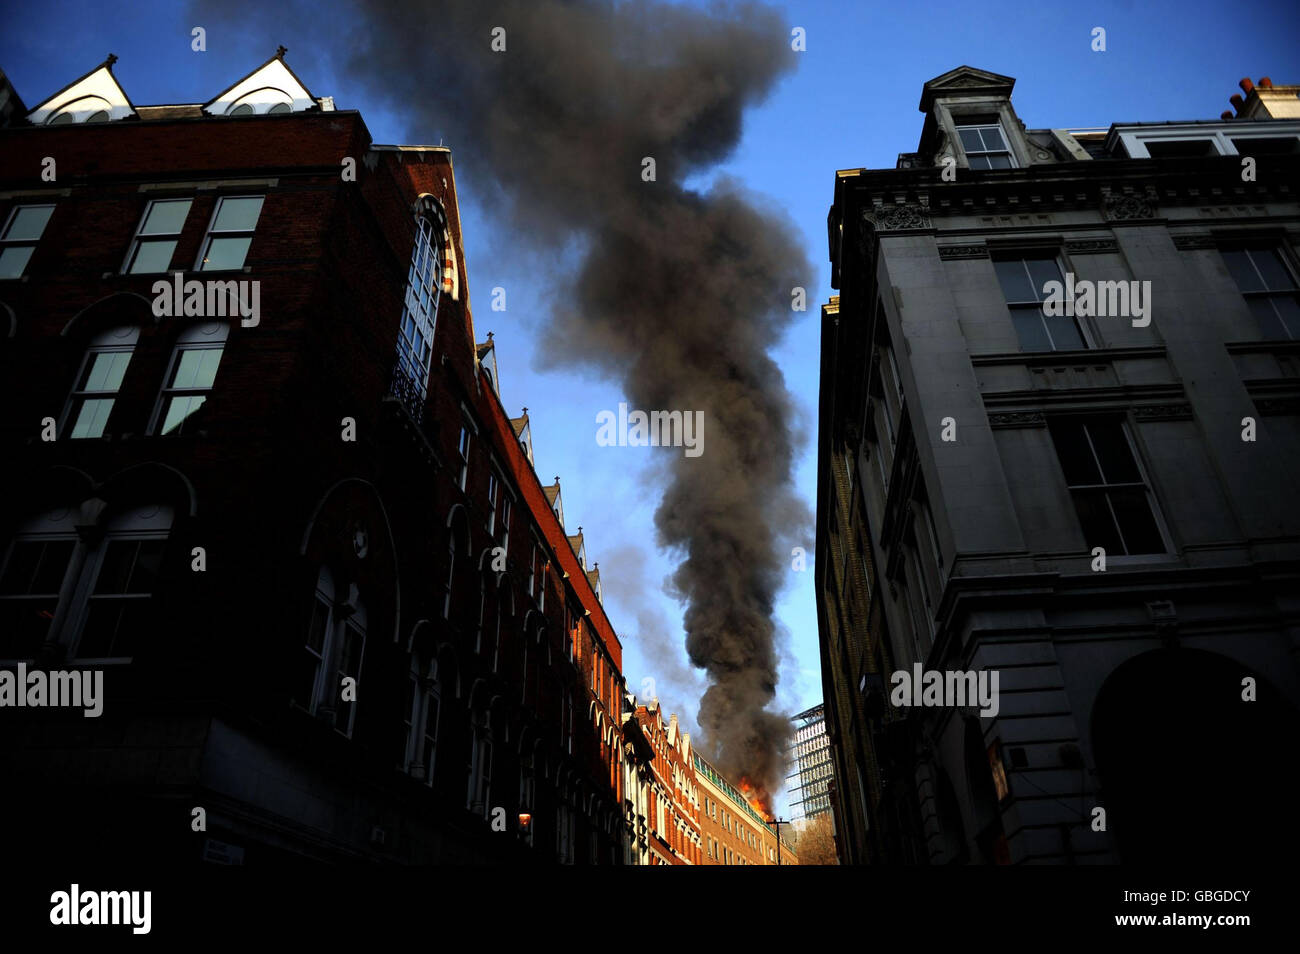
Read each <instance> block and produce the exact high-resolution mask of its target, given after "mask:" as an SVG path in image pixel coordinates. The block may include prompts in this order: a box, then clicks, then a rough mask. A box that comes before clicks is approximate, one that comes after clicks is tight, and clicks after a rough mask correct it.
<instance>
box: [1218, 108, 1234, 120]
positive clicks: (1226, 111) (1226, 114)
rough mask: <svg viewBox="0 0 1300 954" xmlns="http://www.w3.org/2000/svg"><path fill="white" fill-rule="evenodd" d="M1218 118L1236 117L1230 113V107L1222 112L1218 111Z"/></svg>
mask: <svg viewBox="0 0 1300 954" xmlns="http://www.w3.org/2000/svg"><path fill="white" fill-rule="evenodd" d="M1219 118H1220V119H1234V118H1236V117H1234V116H1233V115H1232V110H1230V109H1225V110H1224V111H1223V112H1221V113H1219Z"/></svg>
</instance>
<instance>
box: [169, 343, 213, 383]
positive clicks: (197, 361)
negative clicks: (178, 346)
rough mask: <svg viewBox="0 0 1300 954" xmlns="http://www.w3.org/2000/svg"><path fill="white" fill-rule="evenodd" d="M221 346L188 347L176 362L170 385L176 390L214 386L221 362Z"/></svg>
mask: <svg viewBox="0 0 1300 954" xmlns="http://www.w3.org/2000/svg"><path fill="white" fill-rule="evenodd" d="M222 350H223V349H221V348H187V349H185V350H184V351H182V352H181V355H180V360H178V361H177V362H176V371H175V374H174V375H173V376H172V381H171V384H170V385H169V386H170V387H172V388H174V389H176V390H199V389H204V390H206V389H208V388H211V387H212V384H213V382H215V381H216V379H217V367H218V366H219V365H220V364H221V352H222Z"/></svg>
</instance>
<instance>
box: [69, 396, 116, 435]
mask: <svg viewBox="0 0 1300 954" xmlns="http://www.w3.org/2000/svg"><path fill="white" fill-rule="evenodd" d="M112 410H113V399H112V398H107V399H103V398H95V399H92V400H89V401H83V402H82V404H81V407H80V409H79V410H78V411H77V418H76V423H75V424H73V425H72V437H73V438H77V439H80V438H83V437H103V436H104V429H105V428H106V427H107V426H108V415H109V413H110V412H111V411H112Z"/></svg>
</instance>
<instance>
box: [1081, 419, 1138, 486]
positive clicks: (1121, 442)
mask: <svg viewBox="0 0 1300 954" xmlns="http://www.w3.org/2000/svg"><path fill="white" fill-rule="evenodd" d="M1088 436H1089V437H1091V438H1092V449H1093V450H1094V451H1096V453H1097V459H1098V460H1100V461H1101V474H1102V483H1107V484H1123V483H1130V482H1134V483H1136V482H1138V481H1141V480H1142V476H1141V475H1140V474H1139V473H1138V467H1137V462H1136V461H1135V460H1134V459H1133V451H1132V450H1131V449H1130V448H1129V445H1128V438H1127V437H1125V435H1124V429H1123V428H1122V427H1121V426H1120V425H1119V424H1117V423H1098V422H1093V423H1090V424H1089V425H1088Z"/></svg>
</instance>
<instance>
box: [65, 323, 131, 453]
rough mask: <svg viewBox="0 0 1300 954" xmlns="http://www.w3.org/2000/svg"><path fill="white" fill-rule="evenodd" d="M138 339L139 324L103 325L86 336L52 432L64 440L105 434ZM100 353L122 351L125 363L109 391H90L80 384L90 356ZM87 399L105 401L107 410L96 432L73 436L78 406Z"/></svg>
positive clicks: (83, 438)
mask: <svg viewBox="0 0 1300 954" xmlns="http://www.w3.org/2000/svg"><path fill="white" fill-rule="evenodd" d="M120 331H125V332H126V334H124V335H122V336H120V337H121V338H122V339H123V340H122V341H121V342H118V343H113V342H112V341H111V339H112V338H114V337H117V336H118V334H117V333H118V332H120ZM139 343H140V326H139V325H116V326H114V327H112V328H109V329H106V330H105V331H103V332H101V333H99V334H98V335H96V336H95V337H93V338H91V339H90V343H89V344H87V345H86V350H85V352H84V353H83V354H82V357H81V363H80V364H79V365H78V366H77V375H76V377H74V378H73V379H72V389H71V390H70V391H69V392H68V397H67V399H66V400H65V401H64V402H63V413H62V414H60V415H59V423H58V429H57V431H56V434H58V435H65V436H64V437H62V438H60V439H64V440H74V439H75V440H97V439H101V438H103V437H105V436H106V435H107V434H108V424H109V421H110V420H111V419H112V415H113V408H114V407H115V406H116V404H117V397H118V395H119V394H120V393H121V391H122V384H123V383H124V382H125V381H126V373H127V371H129V370H130V368H131V358H132V357H133V356H134V355H135V349H136V345H138V344H139ZM101 354H125V355H126V356H127V358H126V364H125V365H123V367H122V378H121V380H120V381H119V382H118V385H117V387H116V388H114V389H113V390H111V391H107V390H105V391H90V390H86V389H85V388H83V387H81V386H80V385H81V384H82V382H83V379H84V378H86V377H87V376H88V372H89V371H90V370H91V368H92V367H93V365H92V363H91V362H92V359H94V358H97V356H98V355H101ZM88 401H108V402H109V407H108V411H107V413H106V414H105V417H104V423H103V427H102V428H101V429H100V432H99V433H98V434H87V435H85V436H83V437H75V438H74V436H73V434H72V433H71V432H72V431H73V430H75V429H76V426H77V423H79V421H80V417H81V415H80V413H74V412H77V411H79V409H80V408H84V407H85V405H86V403H87V402H88Z"/></svg>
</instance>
